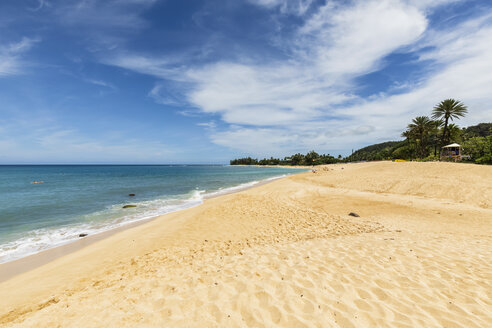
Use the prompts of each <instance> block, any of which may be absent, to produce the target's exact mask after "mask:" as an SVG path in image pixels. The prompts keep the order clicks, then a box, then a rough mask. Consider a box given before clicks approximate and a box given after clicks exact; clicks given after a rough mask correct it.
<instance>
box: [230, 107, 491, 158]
mask: <svg viewBox="0 0 492 328" xmlns="http://www.w3.org/2000/svg"><path fill="white" fill-rule="evenodd" d="M467 113H468V108H467V106H465V105H464V104H463V103H462V102H461V101H458V100H455V99H445V100H443V101H441V102H440V103H439V104H437V105H436V106H435V107H434V108H433V110H432V112H431V115H430V117H429V116H417V117H415V118H414V119H413V120H412V122H411V123H409V124H408V125H407V128H406V130H405V131H403V133H402V134H401V136H402V137H404V138H405V139H404V140H402V141H387V142H383V143H380V144H375V145H371V146H368V147H364V148H361V149H359V150H357V151H355V152H354V153H352V154H351V155H350V156H347V157H345V158H342V156H340V155H339V156H338V157H337V158H335V157H333V156H331V155H329V154H327V155H319V154H318V153H316V152H315V151H314V150H313V151H310V152H308V153H307V154H306V155H303V154H300V153H298V154H295V155H292V156H289V157H284V158H283V159H279V158H273V157H271V158H270V159H267V158H264V159H261V160H258V159H254V158H251V157H245V158H238V159H234V160H231V161H230V164H231V165H241V164H242V165H319V164H332V163H338V162H355V161H375V160H391V159H405V160H425V161H432V160H439V155H440V152H441V149H442V147H443V146H445V145H448V144H450V143H459V144H461V146H462V147H463V153H464V155H466V156H465V160H467V161H471V162H475V163H478V164H492V123H480V124H478V125H475V126H470V127H468V128H460V127H459V126H458V125H457V124H455V123H453V122H454V121H455V120H458V119H460V118H462V117H464V116H465V115H466V114H467Z"/></svg>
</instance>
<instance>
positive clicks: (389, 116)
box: [111, 0, 492, 154]
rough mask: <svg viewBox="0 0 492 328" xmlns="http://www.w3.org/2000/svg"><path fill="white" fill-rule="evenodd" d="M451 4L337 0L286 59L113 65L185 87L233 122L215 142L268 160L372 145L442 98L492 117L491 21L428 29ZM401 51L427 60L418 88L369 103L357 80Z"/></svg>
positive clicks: (200, 106)
mask: <svg viewBox="0 0 492 328" xmlns="http://www.w3.org/2000/svg"><path fill="white" fill-rule="evenodd" d="M251 2H252V3H254V4H256V5H258V6H263V7H265V8H266V9H268V10H277V11H278V12H280V13H284V14H292V13H293V12H294V11H292V10H290V11H289V10H287V9H288V8H301V7H302V8H303V10H298V11H296V13H297V14H299V15H302V14H305V13H306V11H307V9H308V8H309V7H310V5H311V1H287V0H251ZM452 2H457V1H453V0H442V1H439V2H436V1H425V0H422V1H416V2H415V1H397V0H383V1H363V2H358V1H357V2H350V3H349V4H348V5H347V4H346V3H345V2H344V3H341V2H335V1H328V2H326V3H325V4H324V5H322V6H320V7H318V8H317V9H316V10H311V11H310V14H309V15H307V16H305V17H304V20H303V23H302V24H301V25H300V26H299V28H298V29H297V30H296V31H295V32H294V33H293V34H292V35H290V36H289V39H288V40H283V41H284V45H283V51H284V52H285V55H286V56H285V57H284V58H283V59H278V60H269V61H266V62H265V61H255V60H234V61H231V60H225V59H223V60H219V61H217V62H214V63H209V64H205V65H201V66H193V65H188V66H184V65H182V66H179V65H177V64H176V62H175V61H169V59H166V58H156V57H148V56H144V55H138V56H137V55H128V54H123V55H120V56H119V57H117V58H113V59H111V63H112V65H116V66H119V67H123V68H126V69H130V70H133V71H136V72H139V73H143V74H148V75H153V76H155V77H158V78H160V79H164V80H167V81H176V82H180V83H186V85H187V88H183V89H182V90H181V93H182V94H183V96H182V100H181V101H184V102H187V103H188V104H189V105H191V106H193V107H195V108H196V109H197V110H199V111H201V112H203V113H208V114H214V115H219V116H220V118H221V120H222V121H223V122H224V123H227V124H229V127H228V128H226V129H222V130H220V131H219V130H214V131H212V132H211V133H212V134H211V140H212V141H213V142H214V143H216V144H219V145H223V146H227V147H230V148H233V149H239V150H241V151H245V152H250V153H258V152H259V151H260V153H261V154H270V153H272V152H277V153H278V152H284V151H289V150H292V149H299V150H302V149H304V150H305V149H310V148H316V149H320V148H321V149H345V150H346V149H349V148H350V147H351V146H353V145H361V144H364V143H365V142H367V141H369V140H370V141H371V142H376V141H380V140H384V139H385V138H393V139H394V138H398V137H399V131H401V129H402V128H403V127H404V126H405V124H406V122H407V121H408V120H409V119H410V118H411V117H413V116H415V115H419V114H426V113H427V112H428V111H430V109H431V108H432V106H433V105H434V104H435V103H437V102H438V101H440V100H441V98H446V97H457V98H460V99H462V100H463V101H465V102H466V103H467V104H469V105H470V106H472V107H473V108H474V111H475V114H471V115H470V119H477V120H480V119H482V120H483V119H484V118H485V114H486V113H488V112H487V109H485V108H484V106H483V105H480V102H481V101H482V102H484V100H486V99H488V98H487V97H489V96H488V95H487V94H488V93H487V92H486V89H487V88H489V90H490V88H491V87H492V85H491V84H490V76H492V75H491V74H488V73H486V72H492V68H491V67H490V65H491V64H490V63H491V61H490V60H487V57H488V54H489V53H490V51H491V50H492V49H491V46H490V45H491V44H492V40H491V37H490V35H492V33H491V31H490V28H491V24H490V19H489V17H488V16H482V17H479V18H474V19H470V20H468V21H466V22H465V23H463V24H460V25H458V26H454V27H453V28H450V29H447V30H433V29H429V27H428V25H429V22H428V18H427V15H428V14H429V13H430V12H431V11H432V10H433V9H434V8H436V6H439V5H442V4H445V3H448V4H449V3H452ZM427 49H432V50H427ZM395 52H400V53H408V52H412V53H415V54H417V55H418V58H419V59H418V60H419V61H420V62H421V63H424V62H427V63H428V64H427V65H428V68H427V74H425V75H424V76H423V77H422V79H420V80H418V81H413V82H411V83H410V84H408V81H399V82H400V83H401V84H402V85H404V86H405V87H401V85H400V89H404V92H400V93H392V92H391V91H395V90H396V89H398V88H394V89H393V90H386V91H383V92H382V93H379V94H375V95H373V96H372V97H369V98H364V97H361V96H358V95H357V88H358V87H359V86H358V85H357V82H356V79H357V78H358V77H360V76H364V75H365V74H369V73H371V72H375V71H378V70H380V69H381V68H383V67H384V66H385V65H386V62H385V58H386V56H388V55H390V54H392V53H395ZM285 58H287V59H285ZM457 74H458V76H460V78H459V79H456V76H457ZM463 81H465V82H466V83H463ZM190 86H191V87H190ZM150 96H152V97H153V98H154V99H156V101H157V102H159V103H162V104H170V103H177V102H179V101H177V100H176V99H177V98H179V97H177V96H176V92H175V91H172V92H170V91H169V89H168V88H166V87H163V84H159V83H158V84H156V87H155V88H154V89H153V90H152V91H151V92H150ZM327 131H329V132H327ZM259 144H261V145H262V146H261V149H260V150H259V148H258V145H259Z"/></svg>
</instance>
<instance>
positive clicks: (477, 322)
mask: <svg viewBox="0 0 492 328" xmlns="http://www.w3.org/2000/svg"><path fill="white" fill-rule="evenodd" d="M449 176H452V177H453V178H452V179H449ZM491 184H492V167H486V166H477V165H473V164H471V165H456V164H454V163H393V162H378V163H360V164H354V165H344V164H342V165H333V166H330V169H329V170H319V171H318V173H317V174H312V173H310V172H306V173H302V174H293V175H290V176H288V177H285V178H283V179H277V180H274V181H272V183H266V184H264V185H261V186H257V185H256V186H254V187H256V188H249V189H247V190H241V191H240V192H234V193H231V194H227V195H220V197H214V198H211V199H208V200H207V201H206V202H204V203H203V204H201V205H200V206H195V207H193V208H189V209H186V210H184V211H178V212H174V213H169V214H166V215H164V216H161V217H159V218H160V219H159V218H157V219H154V220H152V221H151V222H148V223H146V224H141V225H139V226H137V227H134V228H132V229H125V230H124V231H121V232H119V233H117V234H113V235H112V236H111V237H109V238H104V239H102V240H100V241H98V242H97V243H92V244H91V245H90V246H87V247H84V248H82V249H80V250H78V251H77V252H72V253H70V254H67V255H65V256H62V257H60V258H58V259H56V260H54V261H51V262H49V263H47V264H46V265H43V266H40V267H37V268H35V269H33V270H31V271H28V272H25V273H23V274H19V275H16V276H14V277H13V278H12V279H9V280H7V281H4V282H2V283H0V294H1V295H2V297H1V298H0V309H1V310H2V311H0V326H2V327H4V326H5V327H19V326H27V327H30V326H43V327H51V326H63V327H71V326H75V325H77V323H80V322H84V323H86V324H87V325H89V326H94V327H137V326H146V327H160V326H163V325H164V326H170V327H190V326H196V325H197V324H199V325H201V326H206V327H259V326H267V327H292V326H296V327H297V326H299V327H302V326H306V327H307V326H326V325H328V326H333V327H339V326H341V327H383V326H384V327H420V326H429V325H430V326H433V327H434V326H435V327H443V326H450V327H451V326H457V327H458V326H459V327H484V326H487V323H488V322H491V320H492V314H491V313H490V311H489V309H490V305H492V298H491V295H490V293H489V290H490V279H489V276H490V275H489V273H491V272H492V265H491V263H490V261H487V260H486V259H489V258H491V257H492V234H491V233H490V224H492V190H491V189H490V185H491ZM349 213H356V214H357V215H350V214H349ZM463 313H466V315H463Z"/></svg>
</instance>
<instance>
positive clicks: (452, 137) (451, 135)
mask: <svg viewBox="0 0 492 328" xmlns="http://www.w3.org/2000/svg"><path fill="white" fill-rule="evenodd" d="M462 135H463V130H462V129H461V128H460V127H459V126H457V125H456V124H453V123H451V124H449V125H448V141H449V142H450V143H451V142H461V136H462Z"/></svg>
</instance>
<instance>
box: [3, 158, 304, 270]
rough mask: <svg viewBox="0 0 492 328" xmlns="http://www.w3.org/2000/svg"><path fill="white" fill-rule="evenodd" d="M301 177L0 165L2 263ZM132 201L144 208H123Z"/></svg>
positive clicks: (259, 171)
mask: <svg viewBox="0 0 492 328" xmlns="http://www.w3.org/2000/svg"><path fill="white" fill-rule="evenodd" d="M297 172H299V169H286V168H267V167H230V166H198V165H197V166H194V165H189V166H186V165H174V166H166V165H161V166H158V165H155V166H154V165H153V166H144V165H139V166H120V165H118V166H110V165H80V166H79V165H46V166H45V165H33V166H30V165H20V166H9V165H7V166H0V263H3V262H7V261H11V260H14V259H17V258H21V257H24V256H27V255H30V254H33V253H36V252H39V251H42V250H45V249H48V248H52V247H54V246H58V245H62V244H66V243H69V242H71V241H74V240H77V239H79V237H78V236H79V234H81V233H87V234H95V233H98V232H102V231H105V230H109V229H111V228H115V227H118V226H121V225H124V224H127V223H130V222H135V221H138V220H142V219H145V218H150V217H154V216H157V215H161V214H165V213H169V212H172V211H176V210H179V209H184V208H189V207H192V206H195V205H198V204H201V203H202V201H203V198H204V197H205V196H207V195H212V194H220V193H225V192H228V191H231V190H235V189H241V188H245V187H247V186H252V185H254V184H256V183H258V182H260V181H262V180H266V179H272V178H276V177H280V176H284V175H288V174H292V173H297ZM34 181H43V183H33V182H34ZM129 194H135V196H134V197H130V196H129ZM126 204H132V205H137V207H135V208H127V209H123V208H122V207H123V206H124V205H126Z"/></svg>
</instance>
